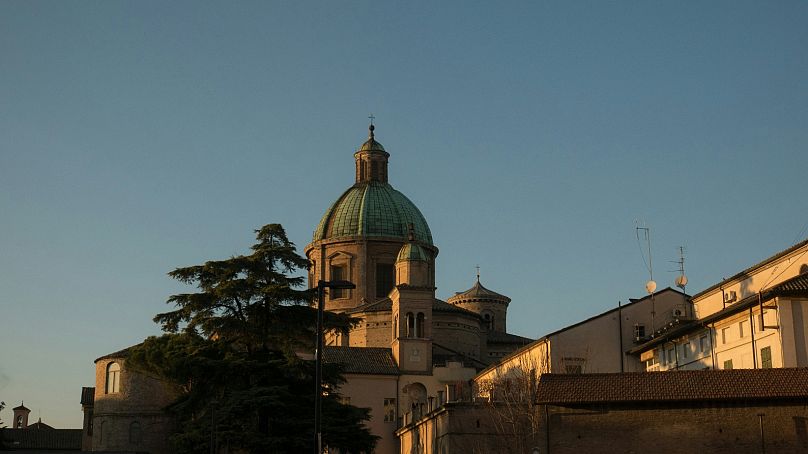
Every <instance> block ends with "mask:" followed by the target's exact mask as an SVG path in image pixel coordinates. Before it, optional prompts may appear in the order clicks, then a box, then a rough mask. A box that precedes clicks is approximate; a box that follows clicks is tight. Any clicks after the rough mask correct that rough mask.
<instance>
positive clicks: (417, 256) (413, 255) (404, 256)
mask: <svg viewBox="0 0 808 454" xmlns="http://www.w3.org/2000/svg"><path fill="white" fill-rule="evenodd" d="M406 261H412V262H415V261H419V262H428V261H429V255H428V254H427V253H426V251H425V250H424V248H422V247H421V246H419V245H417V244H415V243H413V242H409V243H407V244H405V245H404V246H402V247H401V250H400V251H398V257H396V263H398V262H406Z"/></svg>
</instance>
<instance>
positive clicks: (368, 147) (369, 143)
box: [356, 124, 388, 154]
mask: <svg viewBox="0 0 808 454" xmlns="http://www.w3.org/2000/svg"><path fill="white" fill-rule="evenodd" d="M375 130H376V127H375V126H373V124H371V125H370V126H369V127H368V140H366V141H365V143H363V144H362V146H361V147H359V149H358V150H356V152H357V153H361V152H363V151H381V152H382V153H385V154H388V153H387V151H385V150H384V147H383V146H382V144H380V143H379V142H376V135H375V134H374V133H373V131H375Z"/></svg>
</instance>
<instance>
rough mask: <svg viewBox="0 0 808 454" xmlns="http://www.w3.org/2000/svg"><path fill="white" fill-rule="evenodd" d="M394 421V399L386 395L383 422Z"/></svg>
mask: <svg viewBox="0 0 808 454" xmlns="http://www.w3.org/2000/svg"><path fill="white" fill-rule="evenodd" d="M395 421H396V399H395V398H394V397H388V398H386V399H384V422H395Z"/></svg>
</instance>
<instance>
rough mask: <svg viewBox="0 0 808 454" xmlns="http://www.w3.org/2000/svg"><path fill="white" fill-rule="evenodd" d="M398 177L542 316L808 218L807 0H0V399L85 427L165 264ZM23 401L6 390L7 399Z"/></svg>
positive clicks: (449, 250) (143, 332) (706, 273)
mask: <svg viewBox="0 0 808 454" xmlns="http://www.w3.org/2000/svg"><path fill="white" fill-rule="evenodd" d="M371 112H372V113H374V114H375V115H376V124H377V130H376V132H377V138H378V139H379V141H380V142H381V143H382V144H384V146H385V147H386V148H387V150H388V151H389V152H390V154H391V158H390V181H391V183H392V184H393V186H394V187H396V188H397V189H399V190H400V191H402V192H403V193H404V194H406V195H407V196H408V197H409V198H410V199H411V200H413V201H414V202H415V203H416V205H418V206H419V207H420V209H421V211H422V212H423V214H424V215H425V216H426V218H427V220H428V222H429V224H430V226H431V228H432V233H433V236H434V239H435V243H436V245H437V246H438V247H439V248H440V255H439V257H438V263H437V271H438V273H437V274H438V275H437V278H438V296H439V297H441V298H444V299H445V298H446V297H448V296H450V295H451V294H452V293H453V292H455V291H462V290H465V289H467V288H468V287H470V286H471V285H472V283H473V281H474V274H475V268H474V266H475V265H477V264H479V265H480V267H481V272H482V281H483V283H484V284H485V285H486V286H487V287H489V288H491V289H493V290H496V291H499V292H501V293H505V294H507V295H509V296H510V297H511V298H513V302H512V303H511V307H510V318H509V328H510V331H512V332H515V333H517V334H521V335H525V336H530V337H538V336H540V335H542V334H544V333H547V332H549V331H552V330H554V329H557V328H560V327H563V326H565V325H567V324H570V323H573V322H576V321H578V320H581V319H583V318H586V317H588V316H590V315H593V314H595V313H598V312H601V311H604V310H607V309H609V308H611V307H613V306H615V305H616V304H617V302H618V300H622V301H626V300H627V299H628V298H630V297H640V296H643V295H644V289H643V285H644V283H645V281H646V280H647V279H648V273H647V270H646V268H645V265H644V264H643V260H642V257H641V255H640V251H639V248H638V245H637V240H636V237H635V230H634V221H635V220H642V221H644V222H645V223H646V224H647V225H648V226H650V227H651V229H652V241H653V244H652V247H653V256H654V268H655V277H656V280H657V281H658V282H659V287H660V288H664V287H666V286H672V283H673V279H674V278H675V273H671V272H669V270H673V269H675V265H674V264H672V263H670V261H673V260H676V259H677V247H678V246H680V245H683V246H685V247H686V269H687V274H688V277H689V278H690V285H689V286H688V291H689V292H691V293H695V292H697V291H699V290H701V289H703V288H705V287H707V286H709V285H712V284H713V283H716V282H717V281H718V280H720V279H721V278H722V277H725V276H730V275H732V274H734V273H736V272H738V271H740V270H741V269H743V268H745V267H747V266H750V265H752V264H754V263H756V262H758V261H760V260H762V259H764V258H766V257H768V256H770V255H772V254H774V253H776V252H778V251H780V250H782V249H784V248H786V247H788V246H790V245H791V244H793V243H795V242H797V241H799V240H801V239H803V238H805V237H806V236H808V214H806V213H808V210H807V209H806V208H808V206H807V205H808V203H806V196H805V195H806V191H807V190H808V187H806V178H805V175H806V169H808V3H805V2H788V1H779V2H762V1H759V2H743V1H726V2H719V1H715V2H698V1H692V2H689V1H688V2H635V1H632V2H600V1H591V2H553V3H549V2H537V1H526V2H510V3H502V2H468V1H462V2H448V1H447V2H433V1H429V2H419V1H410V2H370V1H366V2H360V1H355V2H348V1H343V2H334V1H323V2H280V1H278V2H203V1H188V2H180V1H174V2H146V1H138V2H134V1H130V2H118V1H97V2H92V1H81V2H79V1H72V2H68V1H64V2H40V1H27V0H26V1H10V0H5V1H3V2H0V400H5V401H6V403H7V404H8V407H9V408H10V407H13V406H16V405H18V404H19V403H20V400H23V399H24V400H25V405H26V406H28V407H29V408H31V409H32V410H33V414H32V416H33V417H34V419H36V418H37V417H38V416H39V415H40V414H41V416H42V419H43V420H44V421H45V422H47V423H49V424H51V425H54V426H56V427H79V426H80V425H81V414H80V407H79V397H80V388H81V386H92V385H94V366H93V360H94V359H95V358H97V357H99V356H101V355H104V354H106V353H109V352H112V351H116V350H118V349H121V348H123V347H127V346H129V345H132V344H134V343H137V342H139V341H140V340H142V339H143V338H144V337H146V336H148V335H152V334H158V333H159V329H158V327H157V326H156V325H155V324H154V323H153V322H152V321H151V318H152V316H153V315H154V314H156V313H158V312H162V311H165V310H167V309H169V306H167V305H166V304H165V301H166V299H167V298H168V296H169V295H171V294H172V293H176V292H179V291H182V290H184V289H183V287H181V286H180V285H178V284H177V283H175V282H172V281H171V280H170V279H169V278H168V277H167V276H166V273H167V272H168V271H170V270H172V269H174V268H176V267H178V266H186V265H194V264H198V263H201V262H203V261H205V260H207V259H220V258H226V257H228V256H230V255H233V254H240V253H244V252H247V249H248V247H249V246H250V245H251V244H252V242H253V240H254V236H253V230H254V229H256V228H258V227H260V226H261V225H264V224H266V223H270V222H279V223H282V224H283V225H284V226H285V227H286V229H287V231H288V233H289V235H290V236H291V238H292V239H293V240H294V241H295V243H297V245H298V247H299V248H300V249H301V250H302V247H303V246H305V245H306V244H307V243H308V242H309V241H310V239H311V234H312V231H313V230H314V228H315V226H316V224H317V222H318V220H319V218H320V216H321V215H322V214H323V212H324V211H325V209H326V208H327V207H328V205H329V204H330V203H331V202H332V201H333V200H334V199H335V198H336V197H337V196H339V194H340V193H341V192H342V191H343V190H344V189H345V188H347V187H348V186H350V185H351V184H352V183H353V158H352V153H353V151H354V150H355V149H356V147H358V146H359V145H360V144H361V143H362V142H363V141H364V140H365V138H366V135H367V124H368V119H367V116H368V115H369V114H370V113H371ZM0 418H2V419H3V420H4V421H6V422H8V421H9V420H10V419H11V413H10V411H9V410H8V409H6V410H5V411H3V412H2V414H0Z"/></svg>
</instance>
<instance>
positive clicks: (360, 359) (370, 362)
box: [323, 347, 399, 375]
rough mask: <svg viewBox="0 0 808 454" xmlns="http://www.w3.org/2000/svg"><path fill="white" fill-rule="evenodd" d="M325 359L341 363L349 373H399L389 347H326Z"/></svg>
mask: <svg viewBox="0 0 808 454" xmlns="http://www.w3.org/2000/svg"><path fill="white" fill-rule="evenodd" d="M323 361H325V362H326V363H331V364H340V365H342V367H343V372H345V373H348V374H369V375H398V374H399V370H398V366H397V365H396V362H395V361H394V360H393V353H392V351H391V350H390V349H389V348H382V347H325V348H324V349H323Z"/></svg>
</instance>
